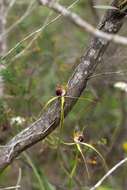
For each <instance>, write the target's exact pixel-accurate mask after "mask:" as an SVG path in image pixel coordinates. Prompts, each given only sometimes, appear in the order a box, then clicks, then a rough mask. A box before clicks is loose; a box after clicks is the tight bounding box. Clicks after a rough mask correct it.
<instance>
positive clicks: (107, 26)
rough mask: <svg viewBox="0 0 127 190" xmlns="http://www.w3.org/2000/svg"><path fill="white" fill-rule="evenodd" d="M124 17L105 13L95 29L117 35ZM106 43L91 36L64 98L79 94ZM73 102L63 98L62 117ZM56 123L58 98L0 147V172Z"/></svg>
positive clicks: (58, 120) (112, 11)
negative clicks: (38, 117)
mask: <svg viewBox="0 0 127 190" xmlns="http://www.w3.org/2000/svg"><path fill="white" fill-rule="evenodd" d="M113 3H116V1H113ZM124 16H125V15H124V14H121V13H119V12H118V11H115V10H108V11H107V12H106V14H105V16H104V18H103V20H102V21H101V23H100V24H99V27H98V28H99V29H100V30H101V31H104V32H107V33H117V32H118V31H119V29H120V28H121V26H122V22H123V18H124ZM108 44H109V42H108V41H107V40H104V39H102V38H97V37H94V38H93V39H92V40H91V43H90V45H89V47H88V48H87V50H86V52H85V53H84V54H83V56H82V57H81V59H80V63H79V64H78V66H77V67H76V69H75V71H74V72H73V74H72V76H71V77H70V79H69V81H68V88H67V92H66V95H67V96H73V97H79V96H80V95H81V93H82V92H83V90H84V89H85V87H86V84H87V81H88V79H89V77H90V76H91V75H92V73H93V72H94V71H95V68H96V67H97V65H98V63H99V62H100V60H101V58H102V56H103V54H104V52H105V50H106V48H107V46H108ZM76 101H77V99H71V98H66V101H65V106H64V111H65V115H67V114H68V112H69V111H70V110H71V109H72V107H73V106H74V104H75V103H76ZM59 122H60V99H59V100H56V101H55V102H54V103H53V104H52V105H51V106H50V108H49V109H48V110H47V111H46V112H45V113H44V114H43V115H42V116H41V117H40V119H38V120H37V121H36V122H35V123H33V124H31V125H30V126H28V127H27V128H26V129H25V130H23V131H22V132H20V133H19V134H17V135H16V136H15V137H14V138H13V139H12V140H10V142H8V144H6V146H5V147H3V148H1V151H0V169H1V170H2V169H4V168H5V167H7V166H8V165H9V164H10V163H11V162H12V161H13V160H14V159H15V158H16V157H17V156H18V155H19V154H20V153H21V152H22V151H24V150H25V149H27V148H28V147H30V146H32V145H33V144H35V143H37V142H38V141H40V140H42V139H44V138H45V137H46V136H47V135H49V134H50V133H51V132H52V131H53V130H54V129H55V128H56V127H57V126H58V124H59Z"/></svg>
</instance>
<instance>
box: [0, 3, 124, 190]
mask: <svg viewBox="0 0 127 190" xmlns="http://www.w3.org/2000/svg"><path fill="white" fill-rule="evenodd" d="M59 2H60V3H61V4H63V5H65V6H66V7H68V6H70V5H71V4H72V3H73V2H74V1H73V0H69V1H68V0H60V1H59ZM97 3H98V4H101V3H102V2H101V1H99V0H98V1H97ZM103 3H104V4H106V3H109V1H104V2H103ZM71 10H73V11H75V12H76V13H77V14H79V15H80V16H81V17H82V18H84V19H86V20H87V21H89V22H90V23H91V24H93V25H94V26H96V23H97V22H98V21H99V19H100V17H101V15H103V14H104V11H105V10H101V11H100V10H93V7H92V6H91V1H90V0H80V1H78V2H77V3H75V5H74V6H73V8H71ZM55 17H57V14H56V13H54V12H53V11H51V10H49V9H48V8H45V7H42V6H41V5H39V4H38V3H37V1H36V0H25V1H24V0H20V1H18V0H17V1H15V3H14V5H13V7H11V9H10V10H9V12H8V16H7V25H6V31H7V34H6V38H7V52H6V53H5V56H3V57H2V58H1V63H2V64H4V65H5V66H6V69H4V70H2V71H1V75H2V76H3V79H4V82H5V90H4V96H3V98H1V100H0V143H1V145H3V144H5V143H6V142H8V140H9V139H11V138H12V137H13V136H14V135H16V134H17V133H18V132H20V131H21V130H23V129H24V128H25V127H26V126H28V125H29V124H30V123H32V122H33V121H35V120H36V119H37V118H38V117H39V115H40V113H41V112H42V109H43V107H44V105H45V104H46V102H47V101H48V100H49V99H51V98H52V97H53V96H55V88H56V85H57V84H62V85H66V82H67V80H68V78H69V76H70V74H71V73H72V71H73V70H74V68H75V67H76V65H77V64H78V63H79V59H80V57H81V55H82V54H83V52H84V51H85V49H86V48H87V46H88V44H89V41H90V38H91V36H90V35H89V34H88V33H85V32H83V31H81V30H80V29H79V28H77V27H75V26H74V25H73V24H72V23H70V22H69V21H68V20H66V19H64V18H63V17H60V18H59V19H57V20H55V21H54V18H55ZM51 22H52V23H51ZM45 25H46V26H45ZM40 28H41V31H40V32H36V33H34V34H33V35H31V33H33V32H34V31H37V30H38V29H40ZM121 34H126V28H125V26H124V27H123V29H122V30H121ZM28 35H30V36H29V38H27V39H26V36H28ZM23 39H26V40H23ZM17 43H18V45H16V44H17ZM12 48H13V50H12ZM10 50H12V51H10ZM126 50H127V49H126V47H122V46H116V45H114V44H111V45H110V47H109V48H108V50H107V51H106V53H105V55H104V57H103V60H102V61H101V64H100V66H99V67H98V68H97V70H96V73H94V75H93V77H91V78H90V80H89V82H88V85H87V89H86V90H85V93H83V94H82V97H83V98H82V99H79V100H78V103H77V104H76V106H75V107H74V109H73V110H72V111H71V113H69V115H68V117H67V118H66V119H65V121H64V128H63V131H62V134H60V130H59V128H58V129H56V130H55V131H54V132H53V134H51V135H50V136H49V137H48V138H46V139H45V141H43V142H40V143H38V144H36V145H34V146H33V147H31V148H30V149H29V150H28V151H27V152H25V153H24V154H22V155H21V156H20V157H18V158H17V160H15V161H14V162H13V164H12V165H11V166H9V167H8V168H7V169H6V170H5V171H4V172H3V173H2V174H1V175H0V187H1V188H2V187H7V186H13V185H16V184H17V183H18V184H20V185H21V189H22V190H55V189H56V190H57V189H58V190H60V189H61V190H64V189H66V190H68V189H73V190H80V189H83V190H85V189H86V190H87V189H89V188H88V187H89V186H91V185H94V184H95V182H97V181H98V180H99V179H100V178H101V177H102V176H103V175H104V174H105V173H106V170H105V167H104V165H103V162H102V160H101V159H100V158H99V156H98V155H97V154H96V153H95V151H93V150H91V149H89V148H86V147H84V146H83V147H82V152H83V154H84V156H85V159H86V163H87V167H88V170H89V174H90V178H89V179H88V175H87V172H86V167H85V164H84V161H83V158H82V156H81V154H80V153H79V152H78V150H77V148H76V146H69V145H66V144H63V143H62V144H59V136H60V135H62V139H63V142H74V139H73V138H74V137H73V136H74V131H76V130H79V131H82V132H83V135H84V141H85V142H86V143H88V144H92V145H93V146H94V147H96V149H97V150H98V151H99V152H100V153H101V154H102V155H103V157H104V158H105V160H106V162H107V166H108V167H109V168H111V167H112V166H113V165H114V164H115V163H117V162H118V161H119V160H120V159H122V158H123V157H124V156H126V153H127V140H126V138H127V129H126V127H127V119H126V115H127V114H126V103H127V98H126V92H124V91H120V90H119V89H116V88H114V84H115V83H116V82H119V81H123V82H126V61H127V55H126ZM14 118H20V119H21V118H22V119H23V122H21V124H20V122H18V121H16V119H15V120H14ZM126 171H127V169H126V167H125V166H124V167H122V168H121V169H119V170H117V171H116V172H115V174H113V176H112V178H110V179H108V180H107V181H105V182H104V183H103V185H102V186H101V187H100V188H99V190H114V189H116V190H124V189H126V187H127V180H126ZM71 174H73V175H71Z"/></svg>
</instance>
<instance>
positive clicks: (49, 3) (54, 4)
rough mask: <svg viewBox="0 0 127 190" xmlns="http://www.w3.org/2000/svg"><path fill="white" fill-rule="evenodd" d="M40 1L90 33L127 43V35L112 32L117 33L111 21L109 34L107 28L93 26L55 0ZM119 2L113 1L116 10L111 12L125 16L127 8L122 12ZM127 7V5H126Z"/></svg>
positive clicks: (123, 43)
mask: <svg viewBox="0 0 127 190" xmlns="http://www.w3.org/2000/svg"><path fill="white" fill-rule="evenodd" d="M39 2H40V4H41V5H44V6H47V7H49V8H51V9H53V10H54V11H55V12H57V13H60V14H61V15H62V16H64V17H66V18H67V19H68V20H70V21H71V22H72V23H74V24H75V25H76V26H78V27H80V28H81V29H82V30H83V31H86V32H89V33H91V34H93V35H94V36H97V37H100V38H104V39H106V40H108V41H113V42H115V43H118V44H122V45H127V38H126V37H123V36H119V35H113V34H111V33H116V31H115V30H116V28H115V27H113V25H112V24H111V23H109V24H110V29H109V28H108V34H107V32H106V30H104V31H100V30H98V29H96V28H95V27H94V26H92V25H91V24H89V23H88V22H87V21H85V20H83V19H82V18H81V17H80V16H78V15H77V14H76V13H73V12H71V11H70V10H68V9H66V8H65V7H63V6H62V5H60V4H59V3H57V2H56V1H54V0H39ZM118 4H119V3H118V0H115V1H113V3H112V4H111V6H113V7H116V10H112V11H111V12H112V13H113V14H112V13H111V14H112V16H113V15H114V16H118V17H123V15H124V16H125V15H126V13H125V12H126V9H125V12H121V11H120V9H119V8H117V7H119V6H118ZM125 7H126V5H125ZM108 12H110V11H108ZM110 16H111V15H110V14H109V15H108V17H110ZM101 24H102V23H101ZM106 24H108V23H106ZM114 24H115V23H114ZM107 27H108V26H107ZM112 27H113V28H112ZM113 30H114V31H113Z"/></svg>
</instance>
